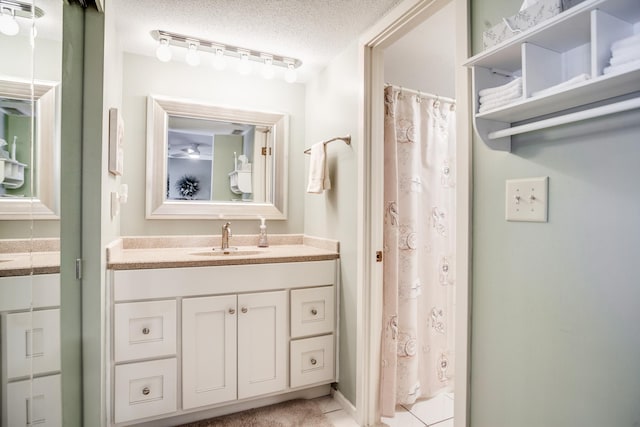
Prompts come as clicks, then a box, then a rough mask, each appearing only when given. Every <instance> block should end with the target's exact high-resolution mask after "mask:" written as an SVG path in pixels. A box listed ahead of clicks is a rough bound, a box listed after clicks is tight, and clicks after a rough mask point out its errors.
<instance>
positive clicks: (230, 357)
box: [182, 295, 237, 409]
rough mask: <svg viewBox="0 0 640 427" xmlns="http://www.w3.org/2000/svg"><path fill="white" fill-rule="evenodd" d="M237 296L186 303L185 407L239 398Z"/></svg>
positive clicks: (183, 399) (184, 318) (184, 348)
mask: <svg viewBox="0 0 640 427" xmlns="http://www.w3.org/2000/svg"><path fill="white" fill-rule="evenodd" d="M236 326H237V314H236V296H235V295H225V296H217V297H205V298H185V299H184V300H182V390H183V391H182V406H183V408H184V409H190V408H196V407H198V406H204V405H211V404H214V403H219V402H226V401H229V400H235V399H236V390H237V383H236V381H237V379H236V359H237V358H236V342H237V341H236Z"/></svg>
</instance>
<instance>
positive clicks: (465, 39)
mask: <svg viewBox="0 0 640 427" xmlns="http://www.w3.org/2000/svg"><path fill="white" fill-rule="evenodd" d="M449 1H453V2H455V8H456V25H455V31H456V76H455V81H456V101H457V106H456V112H457V129H456V134H457V139H458V144H457V164H456V182H457V185H456V188H457V194H456V202H457V218H456V227H457V241H456V244H457V248H456V249H457V263H456V278H457V279H456V283H457V288H456V315H455V316H456V336H455V345H456V348H455V404H454V415H455V424H454V425H455V427H466V426H468V424H469V398H468V394H469V372H470V371H469V342H470V341H469V338H470V334H469V331H470V329H469V322H470V317H469V315H470V312H469V303H470V298H469V296H470V290H471V284H470V268H471V178H472V174H471V127H470V123H471V120H470V93H471V92H470V74H469V71H468V70H467V69H466V68H464V67H463V66H462V65H461V64H462V63H463V62H464V61H466V59H467V58H468V56H469V52H470V45H469V5H468V0H405V1H403V2H402V3H400V5H398V6H397V7H396V8H395V9H393V10H392V11H391V12H390V13H389V14H387V15H386V16H385V17H384V18H382V19H381V20H380V21H379V22H378V23H377V24H375V25H374V26H373V27H372V28H371V29H370V30H369V31H368V32H367V33H366V34H364V35H363V36H362V37H361V39H360V43H359V69H358V71H359V73H360V76H361V79H362V80H361V88H362V92H361V96H360V100H359V117H360V123H358V132H359V137H360V138H359V140H360V141H362V146H361V148H360V150H359V153H358V170H360V171H362V173H361V174H360V176H359V179H358V218H360V219H361V221H360V223H359V228H358V270H357V274H358V276H357V277H358V279H357V286H358V307H357V310H358V312H357V316H358V325H357V332H358V338H357V339H358V341H357V354H356V358H357V372H356V408H357V416H358V420H357V421H358V423H359V424H360V425H363V426H371V425H375V424H377V423H378V422H379V420H380V411H379V397H378V383H379V374H380V372H379V369H380V368H379V367H380V337H381V327H382V263H381V262H380V263H379V262H376V251H381V250H382V246H383V240H382V224H383V205H384V201H383V184H384V177H383V174H382V173H381V171H383V170H384V131H383V117H384V111H383V109H384V94H383V91H382V88H383V87H384V83H385V82H384V57H383V51H384V49H385V48H386V47H387V46H389V45H390V44H392V43H393V42H395V41H396V40H398V39H399V38H400V37H402V36H403V35H405V34H406V33H408V32H409V31H411V30H412V29H413V28H415V27H416V26H417V25H419V24H421V23H422V22H424V21H425V20H426V19H427V18H428V17H429V16H431V15H433V14H434V13H435V12H436V11H438V10H439V9H440V8H441V7H442V6H444V5H445V4H447V3H448V2H449Z"/></svg>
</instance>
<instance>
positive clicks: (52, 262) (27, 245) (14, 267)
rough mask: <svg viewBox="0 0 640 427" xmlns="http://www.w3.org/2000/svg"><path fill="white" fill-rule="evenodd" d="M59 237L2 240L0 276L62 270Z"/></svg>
mask: <svg viewBox="0 0 640 427" xmlns="http://www.w3.org/2000/svg"><path fill="white" fill-rule="evenodd" d="M59 250H60V241H59V240H58V239H4V240H0V277H12V276H28V275H29V274H32V273H33V274H51V273H59V272H60V252H59Z"/></svg>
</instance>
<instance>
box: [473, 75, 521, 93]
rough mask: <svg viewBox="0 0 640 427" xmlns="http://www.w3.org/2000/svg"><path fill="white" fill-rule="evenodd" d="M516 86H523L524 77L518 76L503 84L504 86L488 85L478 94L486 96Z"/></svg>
mask: <svg viewBox="0 0 640 427" xmlns="http://www.w3.org/2000/svg"><path fill="white" fill-rule="evenodd" d="M516 86H520V87H522V77H516V78H515V79H513V80H511V81H510V82H509V83H506V84H503V85H502V86H496V87H488V88H486V89H482V90H481V91H480V92H478V95H479V96H486V95H492V94H496V93H501V92H504V91H507V90H509V89H511V88H513V87H516Z"/></svg>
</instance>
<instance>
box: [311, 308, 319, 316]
mask: <svg viewBox="0 0 640 427" xmlns="http://www.w3.org/2000/svg"><path fill="white" fill-rule="evenodd" d="M311 314H313V315H314V316H315V315H316V314H318V310H316V309H315V308H312V309H311Z"/></svg>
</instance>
